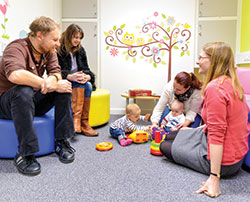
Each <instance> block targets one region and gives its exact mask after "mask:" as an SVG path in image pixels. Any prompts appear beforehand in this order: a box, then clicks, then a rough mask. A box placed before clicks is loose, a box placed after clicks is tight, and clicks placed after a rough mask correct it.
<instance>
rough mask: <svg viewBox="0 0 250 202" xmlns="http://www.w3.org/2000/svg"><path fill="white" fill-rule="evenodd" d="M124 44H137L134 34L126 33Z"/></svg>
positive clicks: (123, 39)
mask: <svg viewBox="0 0 250 202" xmlns="http://www.w3.org/2000/svg"><path fill="white" fill-rule="evenodd" d="M122 42H123V43H124V44H126V45H130V46H131V45H132V44H134V43H135V36H134V34H129V33H128V32H126V34H124V36H123V38H122Z"/></svg>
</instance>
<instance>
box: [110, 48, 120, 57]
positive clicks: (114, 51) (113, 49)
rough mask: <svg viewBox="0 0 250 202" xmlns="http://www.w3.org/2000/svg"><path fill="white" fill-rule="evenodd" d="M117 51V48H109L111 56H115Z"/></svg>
mask: <svg viewBox="0 0 250 202" xmlns="http://www.w3.org/2000/svg"><path fill="white" fill-rule="evenodd" d="M118 53H119V51H118V49H117V48H111V51H110V54H111V55H113V56H117V54H118Z"/></svg>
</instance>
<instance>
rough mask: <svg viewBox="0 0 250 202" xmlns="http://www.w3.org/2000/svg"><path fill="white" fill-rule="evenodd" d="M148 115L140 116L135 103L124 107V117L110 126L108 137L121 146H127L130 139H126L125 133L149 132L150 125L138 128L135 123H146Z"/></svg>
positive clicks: (130, 141)
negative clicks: (114, 139) (115, 140)
mask: <svg viewBox="0 0 250 202" xmlns="http://www.w3.org/2000/svg"><path fill="white" fill-rule="evenodd" d="M149 117H150V114H146V115H145V116H142V115H141V109H140V107H139V106H138V105H137V104H135V103H130V104H128V105H127V107H126V115H124V116H123V117H121V118H119V119H117V120H116V121H114V122H113V123H111V124H110V129H109V131H110V135H111V136H112V137H114V138H116V139H118V141H119V143H120V145H121V146H127V145H129V144H131V143H132V140H131V139H127V136H126V135H125V133H131V132H133V131H135V130H146V131H150V128H151V125H148V126H138V125H136V122H137V121H138V120H141V121H147V120H148V119H149Z"/></svg>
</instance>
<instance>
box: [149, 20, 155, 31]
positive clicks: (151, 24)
mask: <svg viewBox="0 0 250 202" xmlns="http://www.w3.org/2000/svg"><path fill="white" fill-rule="evenodd" d="M150 28H151V29H155V28H156V22H154V21H153V22H151V23H150Z"/></svg>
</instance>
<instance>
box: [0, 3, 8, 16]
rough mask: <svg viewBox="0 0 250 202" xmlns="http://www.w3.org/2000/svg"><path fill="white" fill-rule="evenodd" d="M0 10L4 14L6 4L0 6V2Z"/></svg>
mask: <svg viewBox="0 0 250 202" xmlns="http://www.w3.org/2000/svg"><path fill="white" fill-rule="evenodd" d="M0 10H1V12H2V13H3V14H4V15H5V13H6V11H7V6H6V5H3V6H2V4H0Z"/></svg>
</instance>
